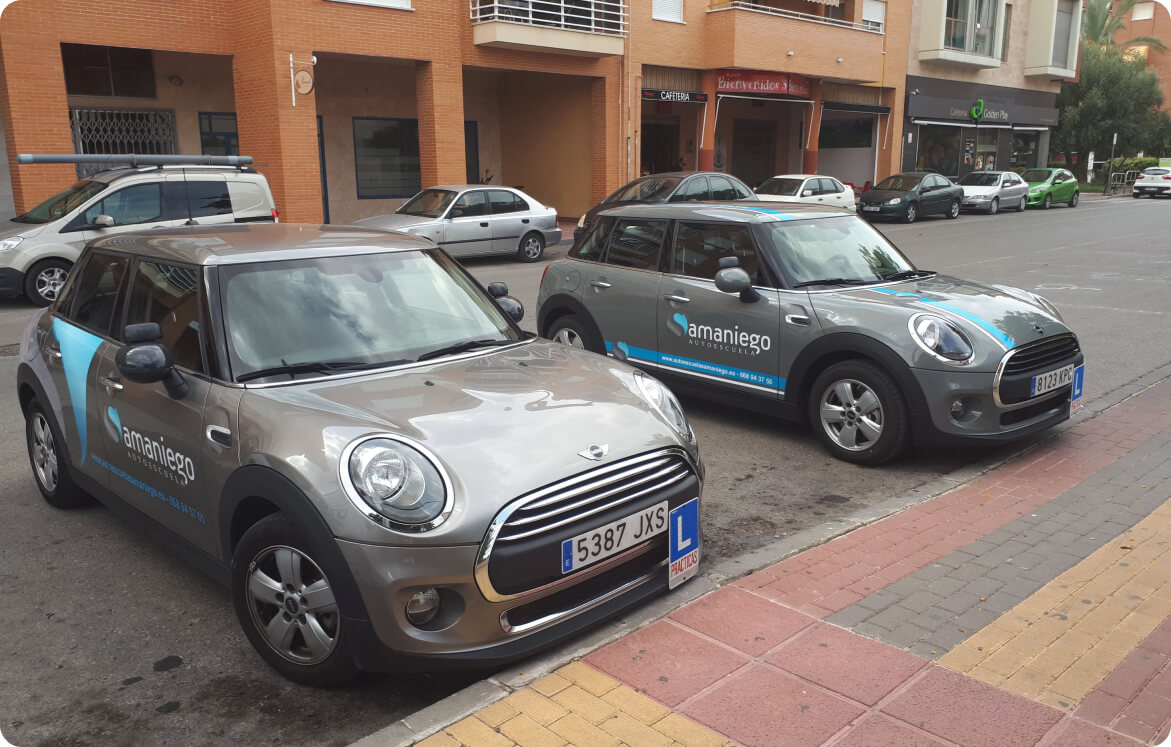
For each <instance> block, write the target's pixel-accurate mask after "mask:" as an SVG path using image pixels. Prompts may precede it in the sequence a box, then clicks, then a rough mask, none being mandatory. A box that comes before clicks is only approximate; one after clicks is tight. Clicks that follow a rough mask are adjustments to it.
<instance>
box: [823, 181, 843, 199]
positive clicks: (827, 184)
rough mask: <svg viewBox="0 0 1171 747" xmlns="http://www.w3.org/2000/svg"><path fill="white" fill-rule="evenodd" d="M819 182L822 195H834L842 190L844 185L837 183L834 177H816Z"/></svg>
mask: <svg viewBox="0 0 1171 747" xmlns="http://www.w3.org/2000/svg"><path fill="white" fill-rule="evenodd" d="M817 181H819V182H821V193H822V194H823V195H836V194H838V193H839V192H844V191H846V190H845V187H843V186H842V185H840V184H838V183H837V180H835V179H818V180H817Z"/></svg>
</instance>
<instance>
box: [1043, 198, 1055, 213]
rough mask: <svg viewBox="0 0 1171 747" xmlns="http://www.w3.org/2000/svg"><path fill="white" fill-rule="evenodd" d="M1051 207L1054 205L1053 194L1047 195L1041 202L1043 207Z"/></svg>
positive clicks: (1045, 208)
mask: <svg viewBox="0 0 1171 747" xmlns="http://www.w3.org/2000/svg"><path fill="white" fill-rule="evenodd" d="M1051 207H1053V195H1045V200H1044V202H1042V203H1041V209H1042V210H1048V209H1049V208H1051Z"/></svg>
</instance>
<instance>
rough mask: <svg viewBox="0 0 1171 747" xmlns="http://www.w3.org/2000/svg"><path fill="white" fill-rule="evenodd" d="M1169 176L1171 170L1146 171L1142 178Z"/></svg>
mask: <svg viewBox="0 0 1171 747" xmlns="http://www.w3.org/2000/svg"><path fill="white" fill-rule="evenodd" d="M1166 174H1171V169H1146V170H1145V171H1143V176H1165V175H1166Z"/></svg>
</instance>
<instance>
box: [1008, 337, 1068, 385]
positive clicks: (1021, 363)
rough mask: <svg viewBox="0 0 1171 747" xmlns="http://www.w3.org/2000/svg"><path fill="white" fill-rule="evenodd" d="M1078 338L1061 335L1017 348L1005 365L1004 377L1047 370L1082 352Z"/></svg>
mask: <svg viewBox="0 0 1171 747" xmlns="http://www.w3.org/2000/svg"><path fill="white" fill-rule="evenodd" d="M1080 350H1081V348H1080V347H1079V346H1078V344H1077V338H1076V337H1074V336H1073V335H1061V336H1060V337H1053V338H1051V339H1048V340H1042V341H1041V342H1034V343H1032V344H1030V345H1024V346H1022V347H1019V348H1017V349H1016V350H1014V351H1013V352H1012V354H1011V355H1010V356H1009V357H1008V360H1007V361H1005V363H1004V375H1005V376H1013V375H1016V374H1023V373H1026V372H1029V371H1038V370H1043V369H1047V368H1049V367H1051V366H1053V365H1054V364H1056V363H1059V362H1061V361H1063V360H1065V359H1067V358H1071V357H1073V356H1075V355H1077V354H1078V352H1080Z"/></svg>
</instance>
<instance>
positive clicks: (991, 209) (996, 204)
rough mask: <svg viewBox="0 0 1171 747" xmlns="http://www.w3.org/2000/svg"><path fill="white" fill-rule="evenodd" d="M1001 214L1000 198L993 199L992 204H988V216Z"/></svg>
mask: <svg viewBox="0 0 1171 747" xmlns="http://www.w3.org/2000/svg"><path fill="white" fill-rule="evenodd" d="M998 212H1000V198H998V197H993V198H992V202H990V203H988V214H989V215H996V214H997V213H998Z"/></svg>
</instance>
